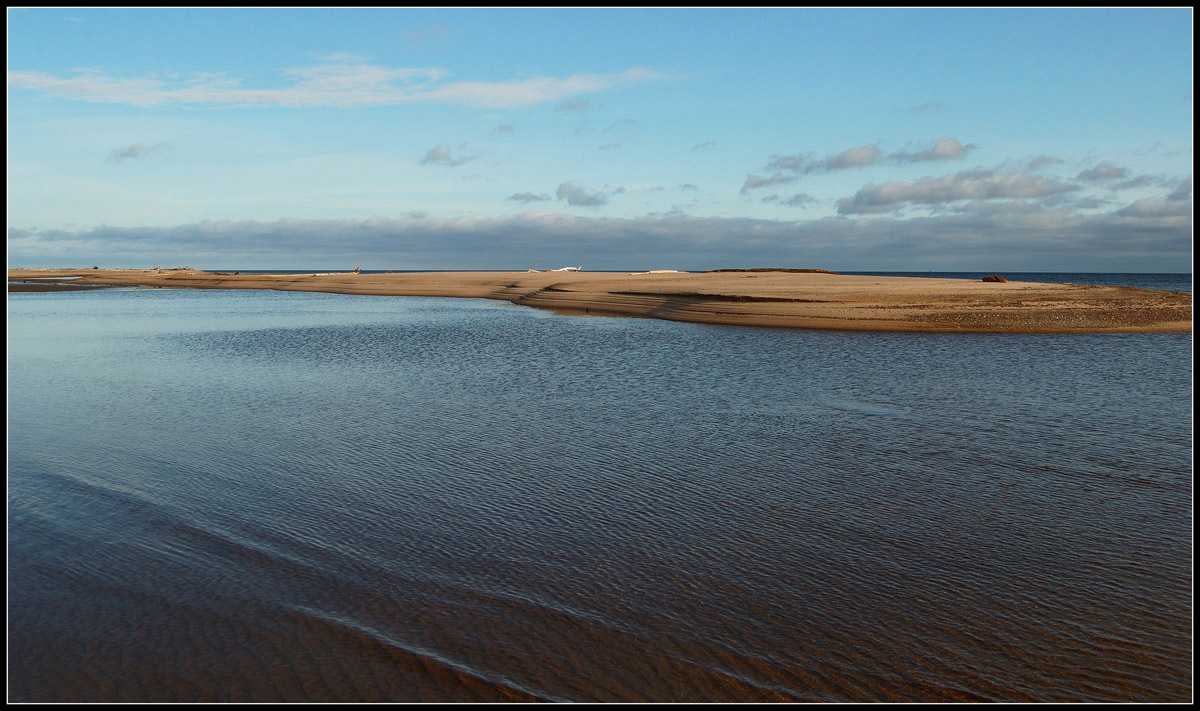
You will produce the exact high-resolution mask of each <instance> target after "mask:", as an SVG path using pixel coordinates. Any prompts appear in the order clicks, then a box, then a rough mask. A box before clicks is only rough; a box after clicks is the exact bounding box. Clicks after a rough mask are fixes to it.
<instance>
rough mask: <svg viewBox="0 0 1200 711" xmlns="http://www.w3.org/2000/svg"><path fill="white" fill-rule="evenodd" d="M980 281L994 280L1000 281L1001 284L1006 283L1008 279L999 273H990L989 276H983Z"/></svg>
mask: <svg viewBox="0 0 1200 711" xmlns="http://www.w3.org/2000/svg"><path fill="white" fill-rule="evenodd" d="M981 281H995V282H1000V283H1001V284H1007V283H1008V279H1005V278H1004V277H1002V276H1000V275H999V274H992V275H991V276H985V277H984V278H983V279H982V280H981Z"/></svg>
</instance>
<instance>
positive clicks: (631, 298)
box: [8, 269, 1192, 333]
mask: <svg viewBox="0 0 1200 711" xmlns="http://www.w3.org/2000/svg"><path fill="white" fill-rule="evenodd" d="M8 278H9V282H10V287H9V289H10V291H14V290H16V289H14V288H13V284H12V282H14V281H21V280H29V279H34V280H36V282H37V283H38V284H41V285H45V286H44V287H43V288H46V289H49V288H52V287H53V285H54V284H55V283H59V284H68V283H69V284H70V285H71V286H73V287H75V286H77V285H109V286H144V287H163V288H196V289H278V290H283V291H319V292H331V293H341V294H374V295H385V296H447V297H467V298H485V299H503V300H506V301H510V302H513V303H516V304H521V305H525V306H532V307H536V308H543V309H551V310H554V311H558V312H561V313H572V314H590V315H603V316H636V317H650V318H661V319H668V320H672V321H689V322H695V323H709V324H726V325H739V326H771V327H786V328H820V329H834V330H856V331H921V332H965V333H1118V332H1189V333H1190V332H1191V330H1192V297H1191V296H1190V295H1187V294H1178V293H1173V292H1165V291H1152V290H1146V289H1133V288H1128V287H1113V286H1080V285H1072V284H1043V283H1033V282H1016V281H1010V282H1005V283H996V282H983V281H973V280H965V279H930V278H916V277H882V276H846V275H840V274H831V273H815V272H799V271H760V270H755V271H721V272H707V273H683V272H668V271H663V270H656V271H655V272H645V273H636V274H630V273H627V272H423V273H390V274H356V273H353V272H345V273H324V274H240V273H234V272H203V271H196V270H180V269H177V270H156V269H147V270H137V269H126V270H95V269H75V270H71V269H67V270H47V269H32V270H31V269H23V270H12V269H10V270H9V272H8ZM60 279H62V280H64V281H62V282H57V281H56V280H60ZM31 288H36V287H25V290H29V289H31Z"/></svg>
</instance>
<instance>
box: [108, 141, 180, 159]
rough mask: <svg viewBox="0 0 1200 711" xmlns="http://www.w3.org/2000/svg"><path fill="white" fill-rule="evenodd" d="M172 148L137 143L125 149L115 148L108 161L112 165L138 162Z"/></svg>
mask: <svg viewBox="0 0 1200 711" xmlns="http://www.w3.org/2000/svg"><path fill="white" fill-rule="evenodd" d="M169 148H170V145H168V144H166V143H158V144H155V145H153V146H147V145H146V144H144V143H135V144H133V145H131V146H127V147H125V148H114V149H112V151H111V152H110V153H109V154H108V160H109V162H111V163H120V162H121V161H124V160H137V159H139V158H145V157H146V156H148V155H150V154H151V153H159V152H161V151H165V150H167V149H169Z"/></svg>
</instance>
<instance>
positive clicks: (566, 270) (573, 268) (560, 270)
mask: <svg viewBox="0 0 1200 711" xmlns="http://www.w3.org/2000/svg"><path fill="white" fill-rule="evenodd" d="M581 269H583V267H560V268H559V269H551V270H550V271H552V272H577V271H579V270H581Z"/></svg>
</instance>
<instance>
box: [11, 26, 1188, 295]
mask: <svg viewBox="0 0 1200 711" xmlns="http://www.w3.org/2000/svg"><path fill="white" fill-rule="evenodd" d="M7 17H8V235H9V236H8V263H9V266H10V267H11V266H26V267H31V266H38V267H41V266H90V265H92V264H99V265H101V266H108V267H143V266H153V265H159V266H193V267H197V268H210V269H217V268H243V269H269V268H279V269H305V268H339V267H347V268H352V267H354V266H362V267H363V268H367V269H520V270H524V269H526V268H547V267H557V266H562V265H565V264H572V265H576V264H583V265H584V266H585V268H587V269H595V270H601V269H618V270H619V269H659V268H673V269H710V268H722V267H754V266H780V267H821V268H827V269H834V270H843V271H851V270H914V271H923V270H935V271H937V270H963V271H979V270H982V271H1003V270H1009V271H1166V272H1187V271H1190V270H1191V234H1192V219H1191V213H1192V192H1191V190H1192V185H1191V181H1192V167H1191V166H1192V70H1191V67H1192V30H1191V28H1192V10H1191V9H1190V8H1177V9H1170V8H1168V9H1148V10H1140V9H1124V10H1108V9H1090V10H1088V9H1083V10H1077V9H1061V10H1040V9H1027V10H1019V9H1018V10H995V9H962V10H945V9H931V10H878V9H857V10H854V9H851V10H808V9H560V10H546V9H522V10H513V9H420V10H410V9H395V10H375V9H362V10H343V9H325V10H320V9H291V10H278V9H257V10H173V9H162V10H143V9H124V10H111V9H107V10H106V9H98V10H91V9H10V10H9V11H8V15H7Z"/></svg>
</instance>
